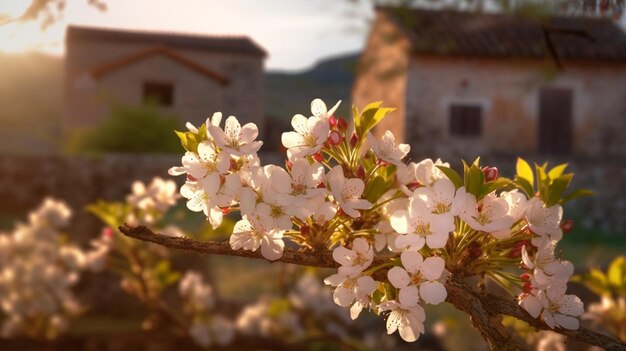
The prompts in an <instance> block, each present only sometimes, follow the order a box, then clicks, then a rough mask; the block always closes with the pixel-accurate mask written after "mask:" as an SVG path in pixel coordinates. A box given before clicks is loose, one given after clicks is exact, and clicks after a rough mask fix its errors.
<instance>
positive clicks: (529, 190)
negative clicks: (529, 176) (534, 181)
mask: <svg viewBox="0 0 626 351" xmlns="http://www.w3.org/2000/svg"><path fill="white" fill-rule="evenodd" d="M515 184H516V185H517V187H518V188H520V189H521V190H522V191H523V192H525V193H526V196H528V198H529V199H530V198H532V197H533V196H535V191H534V190H533V186H532V185H531V184H530V183H529V182H528V180H526V179H525V178H521V177H520V176H515Z"/></svg>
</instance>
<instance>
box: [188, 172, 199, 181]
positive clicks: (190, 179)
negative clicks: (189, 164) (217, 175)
mask: <svg viewBox="0 0 626 351" xmlns="http://www.w3.org/2000/svg"><path fill="white" fill-rule="evenodd" d="M187 180H188V181H190V182H195V181H196V180H198V179H196V178H194V177H193V176H192V175H191V174H189V173H187Z"/></svg>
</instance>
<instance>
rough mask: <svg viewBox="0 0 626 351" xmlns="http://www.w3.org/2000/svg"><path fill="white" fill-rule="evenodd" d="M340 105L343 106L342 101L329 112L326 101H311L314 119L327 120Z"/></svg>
mask: <svg viewBox="0 0 626 351" xmlns="http://www.w3.org/2000/svg"><path fill="white" fill-rule="evenodd" d="M339 104H341V100H339V101H337V103H336V104H335V106H333V107H332V108H331V109H330V110H327V108H326V104H325V103H324V101H322V100H321V99H314V100H313V101H311V113H312V114H313V116H314V117H317V118H322V119H327V118H329V117H330V116H332V115H333V114H334V113H335V111H336V110H337V108H338V107H339Z"/></svg>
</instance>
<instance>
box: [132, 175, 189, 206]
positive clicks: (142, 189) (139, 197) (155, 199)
mask: <svg viewBox="0 0 626 351" xmlns="http://www.w3.org/2000/svg"><path fill="white" fill-rule="evenodd" d="M176 199H177V194H176V183H175V182H174V181H172V180H164V179H163V178H160V177H154V178H153V179H152V181H151V182H150V184H149V185H148V186H146V184H144V183H143V182H141V181H138V180H137V181H134V182H133V184H132V193H131V194H130V195H128V196H127V197H126V201H127V202H128V203H130V204H131V205H133V206H134V207H136V208H138V209H140V210H144V211H145V210H148V211H149V210H156V211H159V212H165V211H166V210H167V209H169V208H170V207H172V206H174V205H175V204H176Z"/></svg>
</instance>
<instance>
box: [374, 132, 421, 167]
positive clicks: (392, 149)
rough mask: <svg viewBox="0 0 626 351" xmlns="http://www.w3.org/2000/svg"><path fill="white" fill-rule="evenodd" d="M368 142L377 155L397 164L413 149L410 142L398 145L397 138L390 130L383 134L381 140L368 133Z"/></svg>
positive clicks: (381, 158) (383, 159)
mask: <svg viewBox="0 0 626 351" xmlns="http://www.w3.org/2000/svg"><path fill="white" fill-rule="evenodd" d="M367 142H368V144H369V146H370V147H371V148H372V151H373V152H374V154H375V155H376V157H378V158H379V159H380V160H382V161H385V162H388V163H391V164H393V165H396V166H397V165H399V164H400V163H402V159H403V158H404V157H406V155H407V154H408V153H409V151H411V146H410V145H409V144H399V145H396V139H395V137H394V136H393V133H392V132H391V131H389V130H388V131H386V132H385V134H383V137H382V139H381V141H380V142H378V141H377V140H376V138H375V137H374V136H373V135H372V134H371V133H367Z"/></svg>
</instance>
